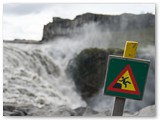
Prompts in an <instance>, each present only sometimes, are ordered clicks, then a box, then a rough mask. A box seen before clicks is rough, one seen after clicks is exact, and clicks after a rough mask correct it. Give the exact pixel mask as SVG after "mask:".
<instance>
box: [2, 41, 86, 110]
mask: <svg viewBox="0 0 160 120" xmlns="http://www.w3.org/2000/svg"><path fill="white" fill-rule="evenodd" d="M59 52H60V51H59ZM49 54H51V55H49ZM51 56H52V57H51ZM55 56H57V57H56V58H55ZM3 61H4V65H3V69H4V71H3V72H4V74H3V75H4V82H3V88H4V93H3V96H4V102H7V103H17V104H32V105H35V106H37V107H42V106H44V105H55V106H56V105H57V106H59V105H66V106H69V107H71V108H76V107H80V106H86V103H85V102H84V101H83V100H82V99H81V97H80V96H79V95H78V94H77V93H76V92H75V85H74V82H73V81H72V80H70V79H67V77H66V74H65V72H64V68H65V66H66V59H65V56H63V54H62V53H58V51H56V48H54V49H52V47H51V45H44V46H43V45H26V44H10V43H4V58H3Z"/></svg>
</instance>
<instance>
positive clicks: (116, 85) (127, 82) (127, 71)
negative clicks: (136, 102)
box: [108, 65, 140, 95]
mask: <svg viewBox="0 0 160 120" xmlns="http://www.w3.org/2000/svg"><path fill="white" fill-rule="evenodd" d="M108 90H112V91H117V92H123V93H130V94H137V95H139V94H140V92H139V89H138V87H137V83H136V81H135V78H134V75H133V72H132V69H131V67H130V65H127V66H126V67H125V68H124V69H123V70H122V72H121V73H120V74H119V75H118V76H117V77H116V78H115V80H114V81H113V82H112V83H111V84H110V85H109V87H108Z"/></svg>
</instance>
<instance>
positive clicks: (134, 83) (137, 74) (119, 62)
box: [104, 55, 150, 100]
mask: <svg viewBox="0 0 160 120" xmlns="http://www.w3.org/2000/svg"><path fill="white" fill-rule="evenodd" d="M149 63H150V61H148V60H142V59H131V58H123V57H120V56H113V55H110V56H109V59H108V70H107V73H106V83H105V89H104V93H105V94H106V95H113V96H118V97H124V98H131V99H137V100H141V99H142V98H143V93H144V88H145V83H146V78H147V74H148V69H149Z"/></svg>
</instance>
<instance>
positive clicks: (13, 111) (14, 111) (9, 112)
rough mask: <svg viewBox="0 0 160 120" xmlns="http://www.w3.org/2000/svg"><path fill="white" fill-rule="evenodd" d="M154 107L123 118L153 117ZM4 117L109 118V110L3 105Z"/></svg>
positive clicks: (128, 114)
mask: <svg viewBox="0 0 160 120" xmlns="http://www.w3.org/2000/svg"><path fill="white" fill-rule="evenodd" d="M155 109H156V106H155V105H151V106H148V107H145V108H143V109H141V110H140V111H137V112H135V113H128V112H124V114H123V116H155V114H156V113H155ZM3 115H4V116H45V117H49V116H62V117H63V116H97V117H104V116H111V110H106V111H101V112H98V111H95V110H93V109H91V108H90V107H80V108H76V109H73V110H72V109H70V108H68V107H66V106H59V107H54V106H45V107H43V108H37V107H34V106H32V105H15V104H4V105H3Z"/></svg>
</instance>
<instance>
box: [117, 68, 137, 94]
mask: <svg viewBox="0 0 160 120" xmlns="http://www.w3.org/2000/svg"><path fill="white" fill-rule="evenodd" d="M124 79H125V80H124ZM117 83H120V84H121V85H122V87H121V89H122V90H130V91H136V90H135V87H134V85H133V82H132V79H131V76H130V74H129V72H128V70H127V71H126V72H125V73H124V74H123V75H122V76H121V77H120V79H119V80H118V81H117Z"/></svg>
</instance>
